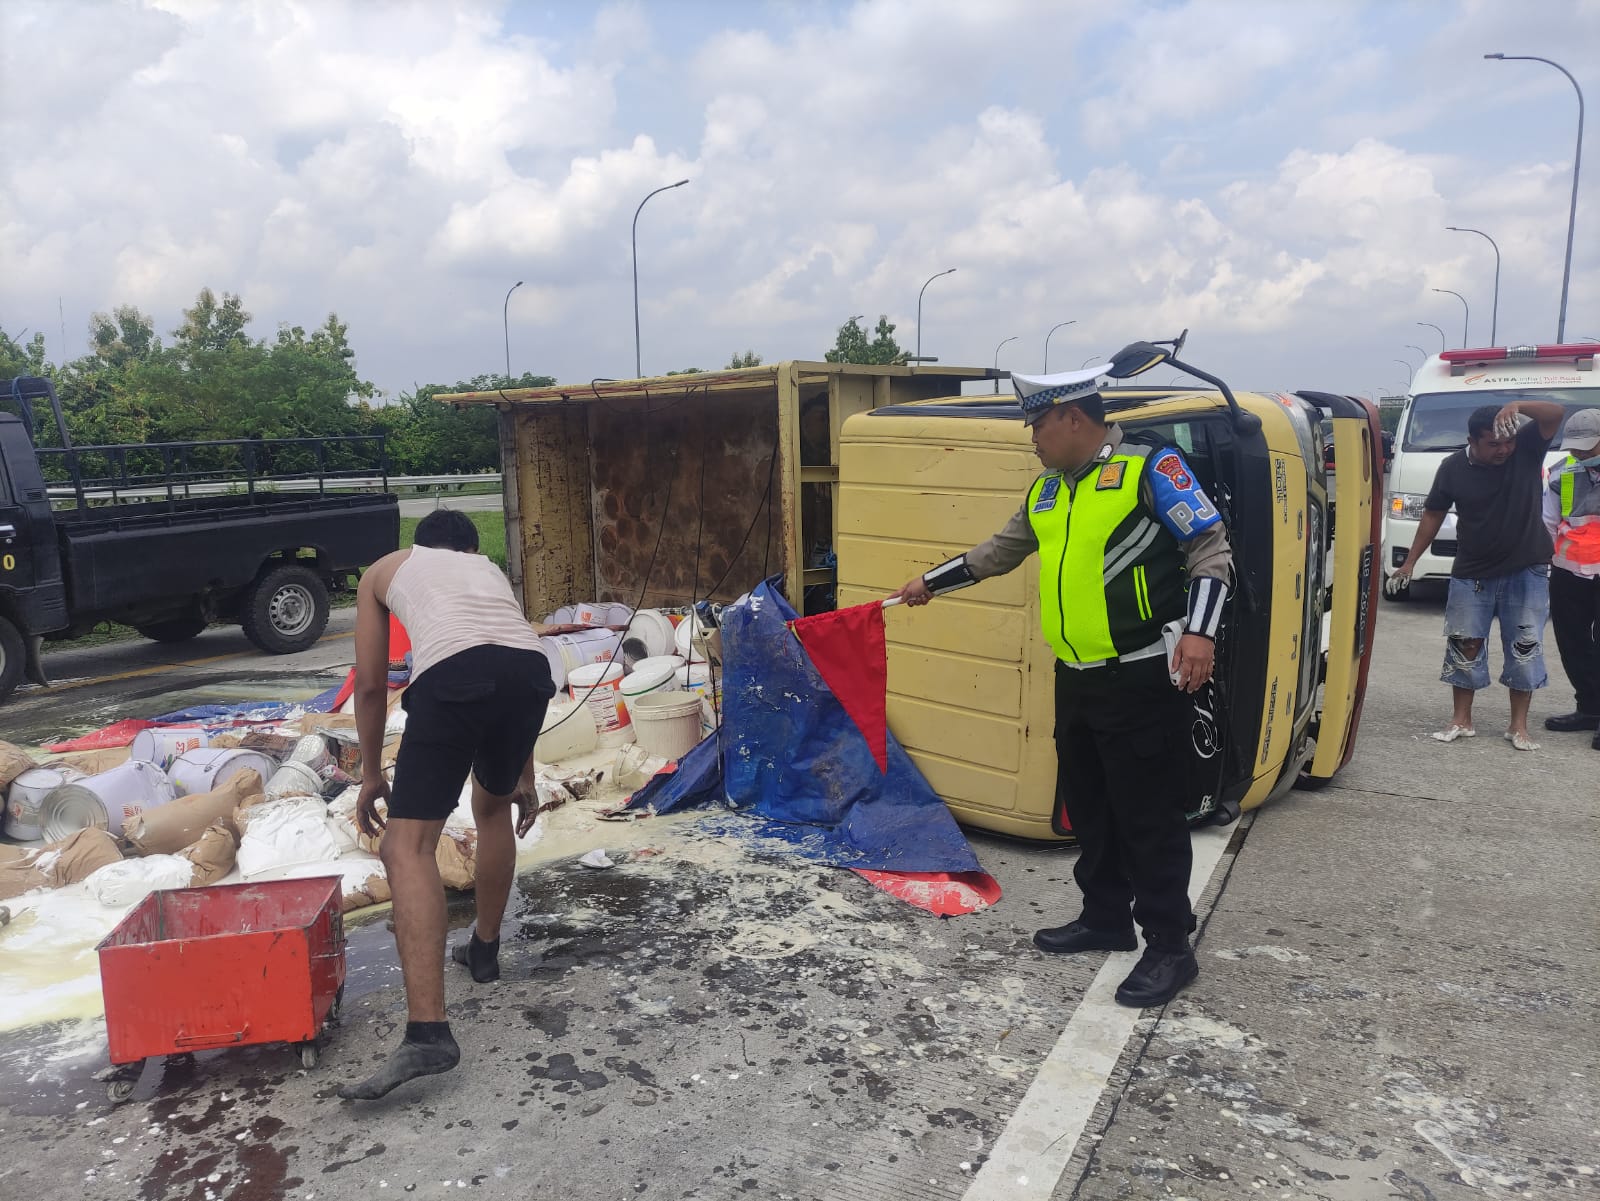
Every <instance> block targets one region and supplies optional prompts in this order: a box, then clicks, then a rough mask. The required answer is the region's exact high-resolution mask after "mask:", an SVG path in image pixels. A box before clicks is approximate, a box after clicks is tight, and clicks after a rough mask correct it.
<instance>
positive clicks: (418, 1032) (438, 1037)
mask: <svg viewBox="0 0 1600 1201" xmlns="http://www.w3.org/2000/svg"><path fill="white" fill-rule="evenodd" d="M451 1041H454V1040H453V1039H452V1038H451V1035H450V1023H449V1022H407V1023H406V1042H408V1043H442V1042H451Z"/></svg>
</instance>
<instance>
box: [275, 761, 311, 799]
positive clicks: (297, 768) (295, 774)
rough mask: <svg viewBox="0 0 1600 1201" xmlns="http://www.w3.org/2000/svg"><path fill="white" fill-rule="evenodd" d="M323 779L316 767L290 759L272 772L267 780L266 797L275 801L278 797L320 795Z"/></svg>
mask: <svg viewBox="0 0 1600 1201" xmlns="http://www.w3.org/2000/svg"><path fill="white" fill-rule="evenodd" d="M322 784H323V780H322V777H321V776H320V775H318V774H317V772H316V769H315V768H313V767H312V766H311V765H310V764H308V763H301V762H299V761H297V760H294V759H291V760H289V761H288V762H287V763H285V764H284V765H283V766H282V767H280V768H279V769H278V770H277V771H275V772H274V773H273V774H272V779H270V780H268V781H267V794H266V795H267V799H268V800H269V801H276V800H278V799H279V798H280V797H287V796H310V797H320V796H321V795H322Z"/></svg>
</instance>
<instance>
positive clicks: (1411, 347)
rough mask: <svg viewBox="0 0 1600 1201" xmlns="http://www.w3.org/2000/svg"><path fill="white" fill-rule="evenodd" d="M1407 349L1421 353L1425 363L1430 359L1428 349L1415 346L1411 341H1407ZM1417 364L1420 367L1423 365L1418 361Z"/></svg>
mask: <svg viewBox="0 0 1600 1201" xmlns="http://www.w3.org/2000/svg"><path fill="white" fill-rule="evenodd" d="M1406 349H1407V350H1414V351H1416V352H1417V353H1418V354H1420V355H1421V356H1422V362H1423V363H1426V362H1427V361H1428V352H1427V351H1426V350H1423V349H1422V347H1420V346H1413V345H1412V344H1411V343H1410V342H1407V343H1406ZM1417 366H1419V367H1420V366H1422V363H1418V364H1417Z"/></svg>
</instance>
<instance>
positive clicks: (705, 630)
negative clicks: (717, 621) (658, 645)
mask: <svg viewBox="0 0 1600 1201" xmlns="http://www.w3.org/2000/svg"><path fill="white" fill-rule="evenodd" d="M710 634H711V629H710V627H708V626H706V625H705V624H703V623H702V622H701V621H700V619H699V617H697V616H696V615H695V614H693V613H691V614H689V615H688V616H687V617H685V618H684V619H683V620H682V621H680V622H679V623H678V628H677V629H676V630H674V631H673V632H672V641H673V644H674V645H675V646H676V647H677V649H678V655H679V657H680V658H684V659H687V660H689V662H691V663H704V662H705V661H706V638H707V637H709V636H710Z"/></svg>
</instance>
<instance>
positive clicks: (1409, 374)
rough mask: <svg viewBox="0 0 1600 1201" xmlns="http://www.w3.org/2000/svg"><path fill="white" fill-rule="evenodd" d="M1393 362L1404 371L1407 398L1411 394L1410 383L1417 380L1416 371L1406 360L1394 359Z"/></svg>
mask: <svg viewBox="0 0 1600 1201" xmlns="http://www.w3.org/2000/svg"><path fill="white" fill-rule="evenodd" d="M1395 362H1397V363H1399V364H1400V366H1402V367H1404V368H1405V369H1406V395H1407V396H1409V395H1410V394H1411V381H1412V380H1414V379H1416V378H1417V369H1416V368H1415V367H1413V366H1412V365H1411V362H1410V360H1408V359H1396V360H1395Z"/></svg>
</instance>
